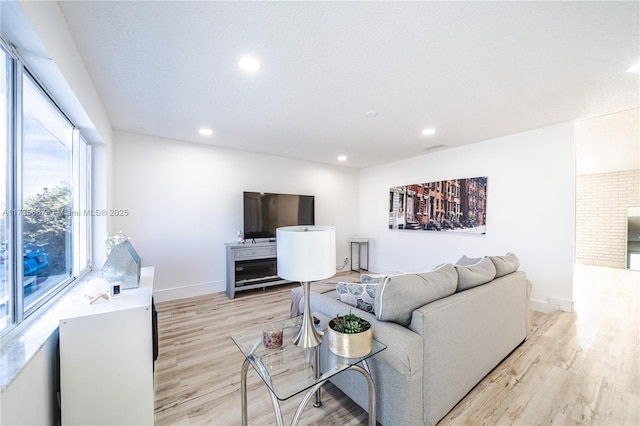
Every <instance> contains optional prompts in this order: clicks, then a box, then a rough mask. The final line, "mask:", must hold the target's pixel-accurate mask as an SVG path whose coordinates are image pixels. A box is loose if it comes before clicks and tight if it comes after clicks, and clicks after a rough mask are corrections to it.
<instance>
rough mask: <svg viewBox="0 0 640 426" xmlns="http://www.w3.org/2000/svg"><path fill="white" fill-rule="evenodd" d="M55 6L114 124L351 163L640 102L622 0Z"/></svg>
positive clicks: (638, 16)
mask: <svg viewBox="0 0 640 426" xmlns="http://www.w3.org/2000/svg"><path fill="white" fill-rule="evenodd" d="M60 5H61V9H62V11H63V14H64V16H65V18H66V20H67V22H68V25H69V28H70V31H71V34H72V35H73V37H74V38H75V41H76V43H77V47H78V49H79V51H80V53H81V55H82V57H83V59H84V61H85V65H86V67H87V69H88V71H89V73H90V75H91V77H92V79H93V82H94V84H95V86H96V88H97V91H98V94H99V95H100V97H101V99H102V101H103V103H104V106H105V108H106V110H107V113H108V114H109V117H110V120H111V122H112V125H113V127H114V129H117V130H124V131H129V132H136V133H144V134H150V135H157V136H162V137H168V138H175V139H180V140H185V141H193V142H200V143H208V144H212V145H216V146H221V147H228V148H233V149H239V150H246V151H251V152H258V153H265V154H272V155H278V156H285V157H291V158H296V159H302V160H310V161H316V162H322V163H328V164H339V163H338V161H337V159H336V158H337V156H338V155H339V154H344V155H347V156H348V160H347V162H346V163H340V164H344V165H346V166H349V167H356V168H360V167H367V166H372V165H376V164H381V163H385V162H390V161H395V160H400V159H404V158H408V157H413V156H417V155H422V154H425V153H426V151H425V149H426V148H428V147H430V146H434V145H446V146H447V147H453V146H458V145H464V144H469V143H474V142H479V141H482V140H486V139H490V138H495V137H499V136H503V135H507V134H511V133H516V132H520V131H524V130H528V129H533V128H539V127H544V126H548V125H552V124H556V123H560V122H566V121H571V120H576V119H582V118H587V117H594V116H600V115H603V114H608V113H611V112H616V111H622V110H627V109H630V108H634V107H638V106H640V85H639V76H638V74H629V73H626V72H625V70H626V68H627V67H629V66H630V65H632V64H634V63H637V62H639V61H640V3H639V2H636V1H633V2H575V1H574V2H366V3H365V2H206V1H202V2H184V1H169V2H137V1H130V2H110V1H109V2H98V1H71V2H61V3H60ZM242 55H253V56H255V57H256V58H258V59H259V60H260V62H261V63H262V69H261V70H260V71H259V72H258V73H256V74H253V75H248V74H246V73H244V72H242V71H241V70H239V69H238V66H237V63H238V60H239V58H240V57H241V56H242ZM367 111H376V112H378V115H377V117H367V116H365V112H367ZM201 126H208V127H211V128H212V129H213V132H214V133H213V136H211V137H209V138H206V137H203V136H200V135H199V134H198V128H199V127H201ZM425 127H433V128H435V129H436V134H435V135H433V136H428V137H427V136H423V135H422V134H421V131H422V129H423V128H425Z"/></svg>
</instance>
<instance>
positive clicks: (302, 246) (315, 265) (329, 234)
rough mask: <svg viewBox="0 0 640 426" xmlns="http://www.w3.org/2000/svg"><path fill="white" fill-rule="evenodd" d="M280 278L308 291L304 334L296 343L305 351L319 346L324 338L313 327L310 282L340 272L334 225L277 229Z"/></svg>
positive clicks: (305, 296) (303, 323) (301, 333)
mask: <svg viewBox="0 0 640 426" xmlns="http://www.w3.org/2000/svg"><path fill="white" fill-rule="evenodd" d="M276 244H277V249H278V276H279V277H281V278H284V279H285V280H291V281H300V282H301V283H302V286H303V289H304V311H303V318H302V326H301V327H300V332H299V333H298V335H297V336H296V337H295V338H294V339H293V343H294V344H295V345H298V346H300V347H303V348H311V347H314V346H318V345H319V344H320V342H322V336H321V335H320V334H319V333H318V331H317V330H316V328H315V327H314V325H313V317H312V316H311V306H310V304H309V297H310V293H311V284H310V281H318V280H323V279H325V278H330V277H332V276H334V275H335V273H336V230H335V228H334V227H331V226H285V227H282V228H278V229H276Z"/></svg>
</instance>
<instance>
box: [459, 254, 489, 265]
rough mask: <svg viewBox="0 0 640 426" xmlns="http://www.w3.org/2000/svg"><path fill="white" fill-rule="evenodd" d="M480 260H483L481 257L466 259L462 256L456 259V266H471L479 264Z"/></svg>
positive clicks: (465, 256)
mask: <svg viewBox="0 0 640 426" xmlns="http://www.w3.org/2000/svg"><path fill="white" fill-rule="evenodd" d="M482 259H483V258H482V257H467V255H465V254H463V255H462V257H461V258H460V259H458V261H457V262H456V265H462V266H467V265H473V264H475V263H478V262H480V261H481V260H482Z"/></svg>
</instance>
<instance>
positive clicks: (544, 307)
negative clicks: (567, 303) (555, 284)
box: [529, 299, 558, 314]
mask: <svg viewBox="0 0 640 426" xmlns="http://www.w3.org/2000/svg"><path fill="white" fill-rule="evenodd" d="M529 309H531V310H533V311H536V312H542V313H543V314H552V313H554V312H555V311H557V310H558V306H557V305H552V304H551V303H549V302H543V301H541V300H534V299H531V300H529Z"/></svg>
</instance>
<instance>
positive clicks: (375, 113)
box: [364, 111, 378, 117]
mask: <svg viewBox="0 0 640 426" xmlns="http://www.w3.org/2000/svg"><path fill="white" fill-rule="evenodd" d="M364 115H365V116H366V117H377V116H378V111H367V112H365V113H364Z"/></svg>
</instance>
